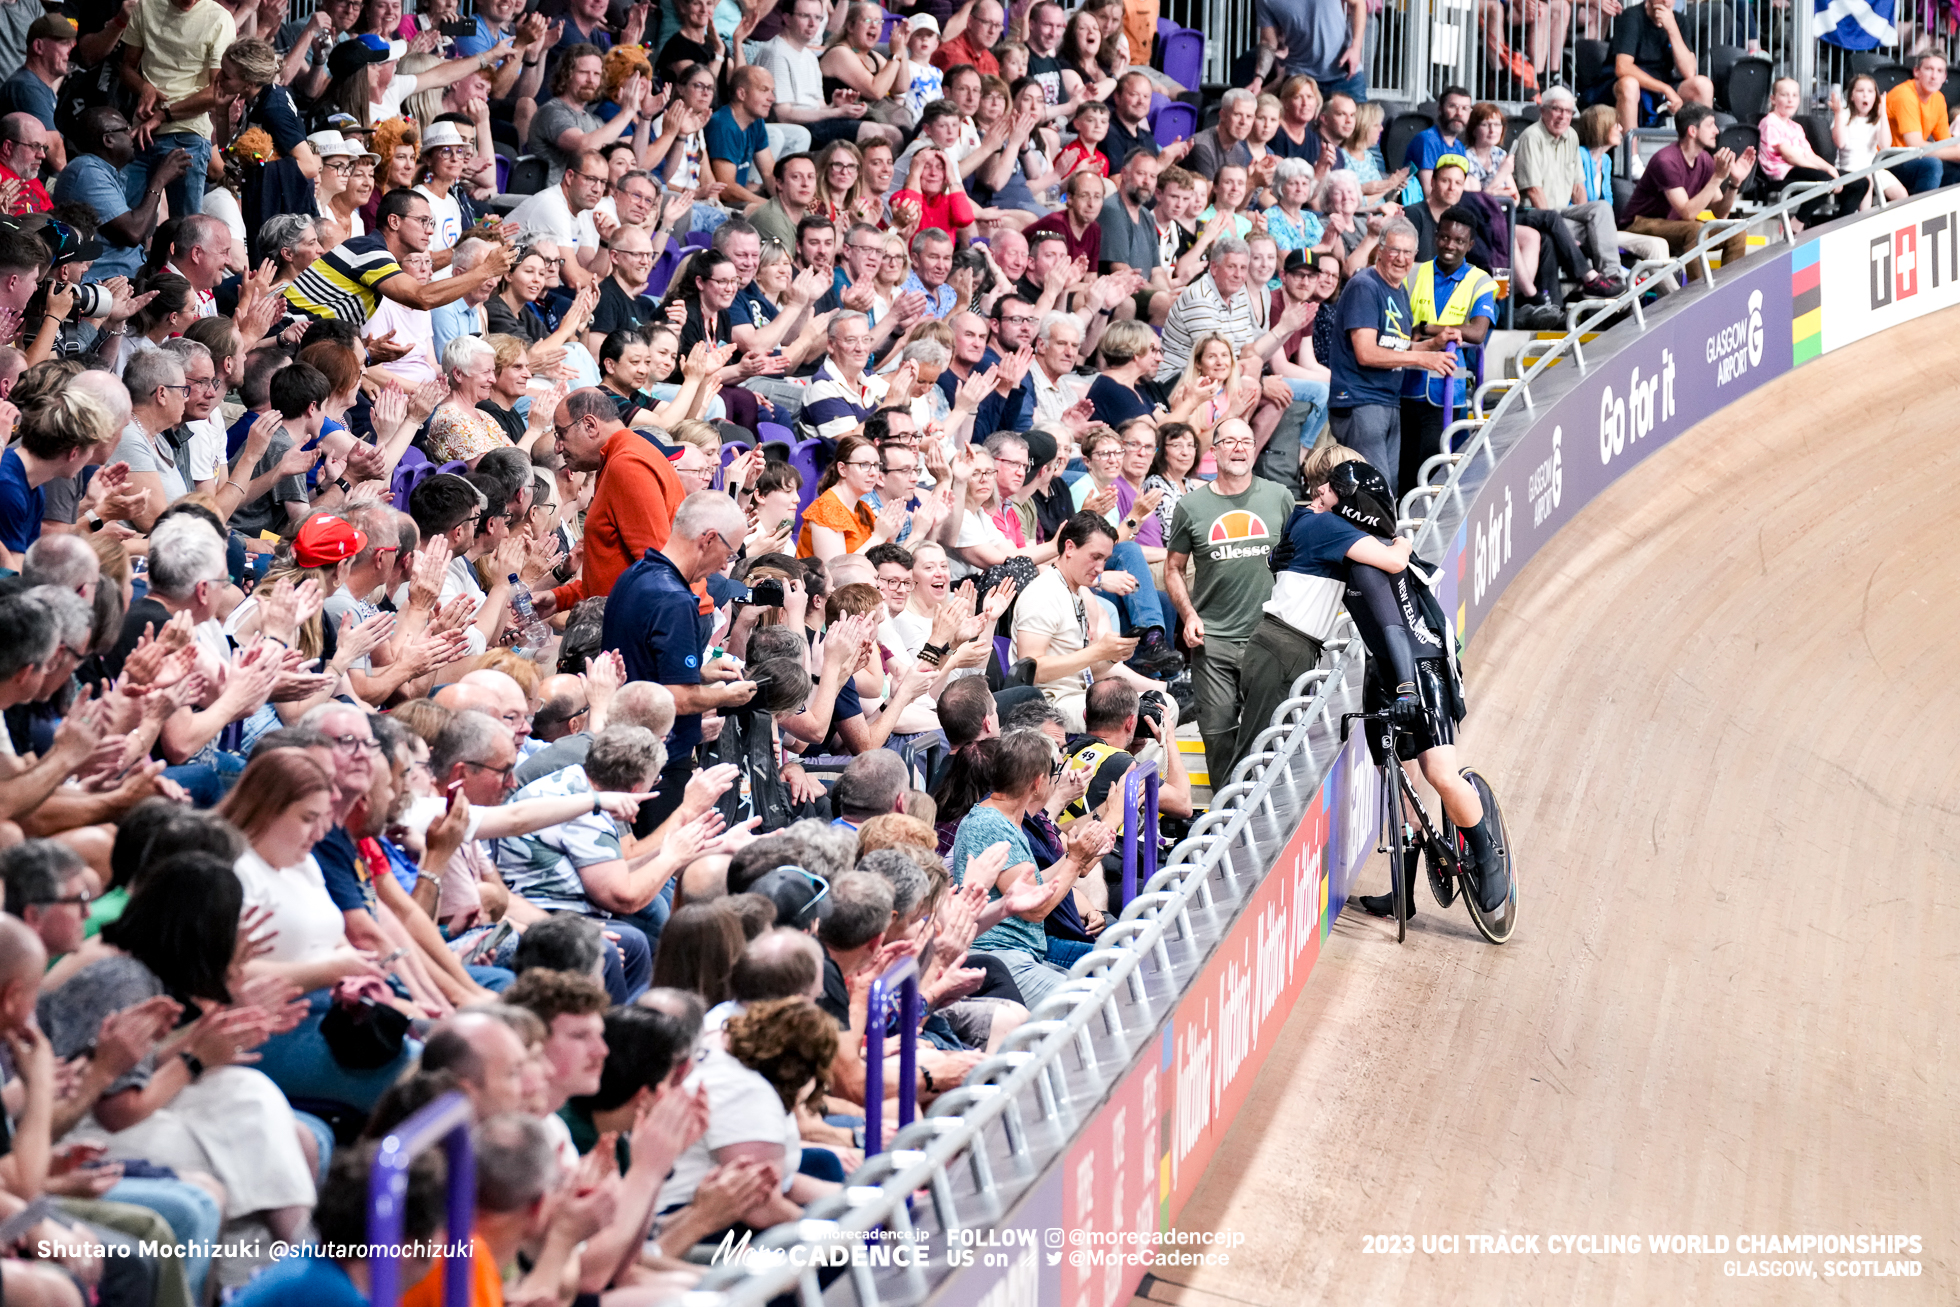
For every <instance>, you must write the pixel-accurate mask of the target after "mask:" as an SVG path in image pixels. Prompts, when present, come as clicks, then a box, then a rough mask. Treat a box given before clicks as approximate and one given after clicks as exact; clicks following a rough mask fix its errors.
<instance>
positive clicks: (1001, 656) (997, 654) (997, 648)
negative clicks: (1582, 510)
mask: <svg viewBox="0 0 1960 1307" xmlns="http://www.w3.org/2000/svg"><path fill="white" fill-rule="evenodd" d="M1013 651H1014V641H1013V639H1012V638H1011V637H1009V636H1005V635H997V636H995V637H994V660H995V661H996V662H998V663H999V664H1000V674H1001V675H1002V676H1006V675H1007V674H1008V673H1009V672H1011V671H1013V670H1014V663H1013V661H1012V658H1013Z"/></svg>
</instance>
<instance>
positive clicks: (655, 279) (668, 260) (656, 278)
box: [646, 245, 682, 299]
mask: <svg viewBox="0 0 1960 1307" xmlns="http://www.w3.org/2000/svg"><path fill="white" fill-rule="evenodd" d="M681 253H682V252H681V251H680V250H677V249H675V248H674V247H673V246H672V245H669V246H667V248H666V249H664V250H662V251H660V256H659V257H658V258H656V259H655V260H654V261H653V269H652V271H650V272H648V273H647V290H646V293H647V294H648V295H651V296H652V297H653V298H654V299H659V298H660V297H661V296H662V295H664V294H666V293H667V283H668V282H670V281H672V280H673V279H674V269H675V268H678V267H680V266H681Z"/></svg>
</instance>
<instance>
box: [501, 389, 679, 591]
mask: <svg viewBox="0 0 1960 1307" xmlns="http://www.w3.org/2000/svg"><path fill="white" fill-rule="evenodd" d="M551 424H552V429H553V430H554V431H555V432H556V433H557V447H558V452H559V453H561V454H563V455H564V456H565V465H566V466H567V467H569V468H571V469H572V470H573V471H574V472H597V473H598V474H599V484H598V487H597V488H596V489H595V490H594V491H593V494H592V507H591V508H590V509H588V510H587V511H586V514H585V569H584V571H582V572H581V573H580V574H579V576H578V577H577V578H576V579H574V580H571V581H568V582H566V583H565V584H564V585H561V586H559V587H558V588H557V589H556V590H550V591H543V592H539V593H536V594H533V595H532V596H531V602H532V603H533V604H534V605H535V606H536V607H537V610H538V616H540V617H549V616H551V615H552V614H553V613H557V612H563V611H566V610H568V609H570V608H571V607H572V605H574V604H576V603H577V602H578V601H579V600H581V599H589V598H591V597H592V596H594V595H603V594H610V593H612V588H613V582H615V581H617V580H618V579H619V578H620V576H621V575H622V574H623V573H624V572H625V571H626V569H627V568H629V567H631V566H632V565H633V564H634V563H636V562H638V561H639V560H640V558H641V556H643V555H644V554H645V553H646V551H647V550H649V549H659V548H662V547H663V546H665V545H666V543H667V533H668V531H669V530H671V529H672V528H673V525H674V514H675V513H676V512H678V511H680V506H681V500H683V499H685V498H687V491H686V490H684V489H682V488H681V480H680V477H679V476H677V475H676V474H675V472H674V468H673V464H671V463H669V462H668V461H667V457H666V455H664V454H662V453H661V452H660V450H658V449H657V448H655V447H654V445H653V442H652V441H650V440H648V439H647V438H646V437H645V436H642V435H640V434H638V433H637V432H635V431H632V430H630V429H629V428H627V427H626V426H624V425H622V424H621V423H620V421H619V416H618V409H617V408H616V407H615V406H614V405H613V401H612V397H611V396H609V395H607V394H606V392H605V391H603V390H600V389H598V388H597V387H591V386H588V387H586V388H585V389H584V390H575V391H573V392H572V393H571V394H569V395H567V396H565V398H564V399H562V400H560V401H559V402H558V409H557V411H556V412H554V413H553V414H552V415H551Z"/></svg>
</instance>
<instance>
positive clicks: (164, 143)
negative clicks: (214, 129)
mask: <svg viewBox="0 0 1960 1307" xmlns="http://www.w3.org/2000/svg"><path fill="white" fill-rule="evenodd" d="M172 150H184V151H186V152H188V153H189V154H190V156H191V166H190V167H189V168H187V169H185V171H184V175H183V176H182V177H179V178H178V179H177V180H176V181H174V182H171V183H170V185H168V186H166V187H165V188H164V191H163V193H164V197H165V198H166V199H168V200H169V201H170V216H171V217H173V218H181V217H183V216H184V215H185V214H187V213H202V212H203V211H204V174H205V173H206V172H207V171H208V170H209V169H210V167H211V138H210V137H208V136H199V135H198V134H197V133H196V132H171V133H169V134H168V135H166V136H158V137H155V138H153V139H152V140H151V141H150V144H149V145H148V146H147V147H145V148H144V149H141V150H138V151H137V152H136V157H135V158H134V159H131V160H130V161H129V162H128V163H127V164H126V165H124V167H123V170H122V179H123V198H124V199H125V200H127V201H128V203H129V207H130V208H132V209H135V208H139V207H141V205H142V203H143V193H144V192H145V191H147V190H149V188H150V173H151V172H152V171H153V170H155V169H156V168H158V167H161V166H162V164H163V161H164V159H165V157H166V156H168V155H169V153H170V152H171V151H172Z"/></svg>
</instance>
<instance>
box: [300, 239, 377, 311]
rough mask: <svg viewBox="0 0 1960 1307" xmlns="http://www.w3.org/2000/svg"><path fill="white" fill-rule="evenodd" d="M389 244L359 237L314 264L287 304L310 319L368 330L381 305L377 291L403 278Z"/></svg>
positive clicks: (335, 248)
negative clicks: (323, 319) (369, 320)
mask: <svg viewBox="0 0 1960 1307" xmlns="http://www.w3.org/2000/svg"><path fill="white" fill-rule="evenodd" d="M401 270H402V266H401V264H399V263H397V262H395V256H394V254H393V253H392V252H391V251H390V250H389V249H388V243H387V241H385V240H383V239H382V238H381V237H379V236H356V237H355V238H354V239H353V240H350V241H348V242H347V243H346V244H344V245H336V246H334V248H332V249H331V250H328V251H327V252H326V253H325V254H322V255H321V256H320V257H319V258H317V259H315V260H314V261H313V264H312V266H311V267H309V268H307V270H306V271H305V272H302V273H300V274H299V276H298V277H297V278H295V279H294V281H293V284H292V285H290V286H288V287H286V302H287V303H288V304H290V305H292V306H293V308H294V310H295V311H297V312H299V313H303V314H305V315H306V316H307V317H309V318H338V319H339V320H340V321H342V322H351V323H353V324H354V325H355V326H356V327H361V326H365V325H366V324H367V320H368V319H369V318H371V317H373V316H374V311H375V309H376V308H377V307H378V306H379V305H380V303H381V296H380V293H379V291H378V289H377V288H378V287H379V286H380V285H381V283H382V282H384V281H386V280H388V278H390V277H394V276H398V275H400V273H401Z"/></svg>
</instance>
